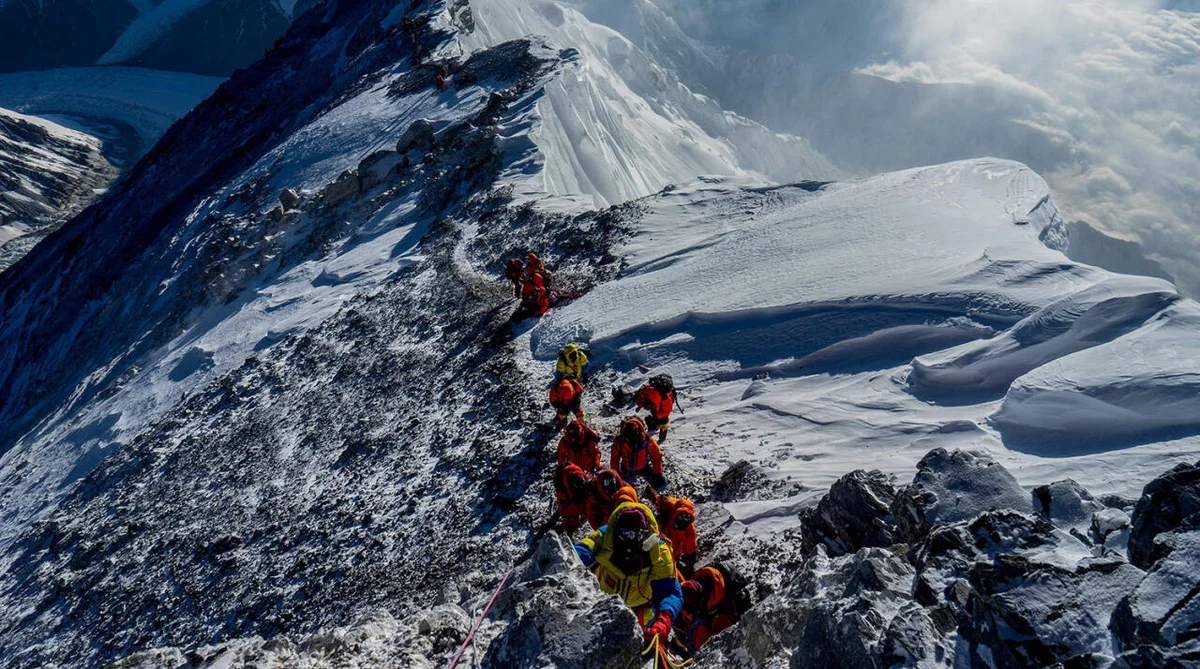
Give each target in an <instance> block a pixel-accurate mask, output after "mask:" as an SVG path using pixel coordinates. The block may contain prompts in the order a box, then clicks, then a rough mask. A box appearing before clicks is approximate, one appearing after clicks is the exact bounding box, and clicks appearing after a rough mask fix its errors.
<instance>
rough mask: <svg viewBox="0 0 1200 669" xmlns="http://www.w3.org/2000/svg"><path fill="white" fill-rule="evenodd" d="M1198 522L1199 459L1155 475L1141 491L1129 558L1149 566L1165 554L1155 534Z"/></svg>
mask: <svg viewBox="0 0 1200 669" xmlns="http://www.w3.org/2000/svg"><path fill="white" fill-rule="evenodd" d="M1198 523H1200V463H1197V464H1196V465H1187V464H1180V465H1177V466H1176V467H1175V468H1174V469H1172V470H1171V471H1169V472H1167V473H1166V474H1163V475H1162V476H1160V477H1158V478H1156V479H1154V480H1153V481H1151V482H1150V484H1149V485H1147V486H1146V488H1145V490H1143V491H1142V498H1141V499H1140V500H1138V503H1137V506H1136V507H1134V510H1133V523H1132V529H1131V531H1130V535H1129V561H1130V562H1132V563H1133V564H1135V565H1137V566H1139V567H1142V568H1143V569H1145V568H1148V567H1150V566H1151V565H1153V564H1154V563H1155V562H1156V561H1158V560H1159V559H1161V558H1162V557H1164V555H1165V552H1164V549H1163V548H1162V547H1158V546H1156V545H1155V538H1156V537H1158V535H1159V534H1162V533H1163V532H1170V531H1173V530H1177V529H1180V528H1181V527H1196V526H1197V524H1198Z"/></svg>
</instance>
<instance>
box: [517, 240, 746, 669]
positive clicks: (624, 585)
mask: <svg viewBox="0 0 1200 669" xmlns="http://www.w3.org/2000/svg"><path fill="white" fill-rule="evenodd" d="M505 278H506V279H507V280H508V281H510V282H511V283H512V285H513V297H515V298H517V299H519V300H520V306H519V307H518V309H517V312H516V313H515V314H514V315H513V318H514V320H516V319H520V318H526V317H529V316H535V315H536V316H541V315H543V314H545V313H546V311H547V310H549V309H550V307H551V306H552V304H553V301H554V300H553V297H552V295H551V286H552V285H553V275H552V273H551V272H550V270H549V269H547V268H546V266H545V264H544V263H543V262H542V261H541V259H540V258H538V256H537V255H536V254H534V253H530V254H529V255H528V257H527V258H526V260H525V262H524V263H522V262H521V260H520V259H519V258H511V259H510V260H509V261H508V263H507V265H506V267H505ZM590 372H591V370H590V364H589V360H588V352H587V351H585V350H584V349H582V348H580V347H579V346H578V345H576V344H567V345H566V346H564V347H563V348H562V349H560V350H559V352H558V357H557V359H556V360H555V366H554V379H553V381H551V384H550V391H549V401H550V405H551V406H552V407H553V408H554V410H555V429H556V430H560V429H561V430H562V437H561V438H560V440H559V442H558V453H557V458H556V467H555V473H554V489H555V499H556V502H557V506H558V515H559V517H560V518H561V523H562V530H563V532H564V533H566V534H568V535H570V534H571V533H573V532H575V531H577V530H578V529H579V528H580V527H581V526H582V525H583V523H584V522H585V521H586V522H587V524H588V526H589V527H590V528H591V532H590V533H589V534H588V535H587V536H585V537H584V538H583V539H581V540H580V541H578V542H577V543H576V544H575V551H576V553H577V554H578V555H579V558H580V560H582V562H583V564H584V565H585V566H586V567H587V568H588V569H589V570H591V571H592V573H593V574H595V575H596V579H597V582H598V583H599V586H600V589H601V590H603V591H604V592H607V593H611V594H616V595H618V596H620V597H621V598H622V600H624V602H625V604H626V605H627V606H629V607H630V608H631V609H633V611H634V613H635V614H636V615H637V617H638V621H639V622H640V624H641V625H642V627H643V631H644V633H645V636H646V640H647V642H653V641H655V640H657V641H658V642H659V647H661V648H666V647H667V645H668V644H671V647H672V648H674V649H675V650H676V651H678V652H679V653H680V654H681V655H684V656H685V657H690V656H691V655H692V654H694V653H695V652H696V650H698V649H699V648H700V647H701V646H703V645H704V643H705V642H706V641H707V640H708V639H709V638H710V637H711V636H712V635H714V634H716V633H718V632H720V631H722V630H724V629H726V628H728V627H729V626H730V625H733V624H734V623H735V622H737V620H738V619H739V618H740V617H741V615H742V614H743V613H745V612H746V610H747V609H748V608H749V606H750V600H749V591H748V588H747V585H748V581H747V580H746V579H745V578H744V577H743V576H742V575H741V574H740V573H739V572H738V571H737V570H736V569H735V568H733V567H731V566H728V565H724V564H721V563H713V564H711V565H707V566H704V567H701V568H700V569H698V570H697V569H695V565H696V563H697V557H698V545H697V541H696V527H695V520H696V510H695V505H694V504H693V503H692V501H691V500H689V499H687V498H684V497H671V496H668V495H666V494H663V492H664V490H665V489H666V487H667V479H666V477H665V476H664V475H663V456H662V449H661V446H660V444H661V443H662V442H663V441H665V440H666V438H667V432H668V430H669V429H670V424H671V423H670V420H671V413H672V411H673V410H674V408H675V405H676V403H677V402H676V395H675V386H674V382H673V380H672V379H671V377H670V376H669V375H667V374H658V375H655V376H653V377H651V378H650V379H649V380H648V382H647V383H646V384H645V385H643V386H642V387H641V388H640V389H638V391H637V392H636V393H629V392H626V391H624V390H622V389H620V388H614V389H613V404H612V405H610V406H609V408H613V409H617V410H620V409H621V408H623V407H626V406H629V405H632V406H634V407H635V411H636V410H638V409H642V410H645V411H646V412H647V415H646V417H645V418H644V419H643V418H642V417H640V416H638V415H636V414H635V415H632V416H628V417H626V418H625V419H624V420H622V421H621V424H620V427H619V428H618V430H617V434H616V435H614V436H613V438H612V444H611V446H610V450H609V466H608V467H607V468H604V465H603V461H602V458H601V453H600V441H601V437H600V434H599V433H598V432H596V430H595V429H593V428H592V427H591V426H590V425H588V423H587V416H586V414H585V413H584V411H583V393H584V388H585V386H586V384H587V383H588V381H589V380H590V379H591V373H590ZM572 416H573V417H574V419H573V420H572ZM568 421H570V422H568ZM655 430H657V432H658V437H657V439H655V437H653V436H651V432H653V431H655ZM643 478H644V479H645V480H646V482H647V486H646V487H645V490H644V495H645V498H646V501H647V503H643V502H642V501H641V500H640V499H639V497H638V493H637V488H636V484H637V483H638V481H639V480H640V479H643Z"/></svg>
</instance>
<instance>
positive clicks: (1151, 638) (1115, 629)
mask: <svg viewBox="0 0 1200 669" xmlns="http://www.w3.org/2000/svg"><path fill="white" fill-rule="evenodd" d="M1142 499H1143V500H1144V499H1145V498H1144V497H1143V498H1142ZM1160 542H1161V543H1162V544H1163V547H1164V549H1165V550H1167V551H1169V552H1167V553H1166V555H1165V556H1164V557H1163V558H1162V559H1161V560H1160V561H1158V562H1157V563H1155V565H1154V568H1153V569H1151V571H1150V573H1149V574H1147V575H1146V578H1145V579H1144V580H1142V581H1141V583H1139V584H1138V586H1137V587H1136V588H1134V590H1133V591H1132V592H1131V593H1129V595H1128V596H1126V597H1125V598H1124V599H1122V600H1121V602H1120V604H1119V605H1118V606H1117V608H1116V611H1115V612H1114V613H1113V617H1112V624H1111V625H1110V629H1111V630H1112V633H1113V635H1114V636H1115V637H1116V639H1117V643H1118V644H1119V645H1120V648H1121V650H1122V651H1124V653H1123V654H1122V655H1121V656H1120V657H1121V659H1122V660H1123V661H1125V662H1126V663H1127V664H1128V666H1131V667H1150V666H1153V667H1160V666H1171V667H1184V666H1196V663H1197V662H1200V573H1198V570H1197V565H1200V532H1196V531H1188V532H1171V533H1168V534H1165V535H1161V537H1160Z"/></svg>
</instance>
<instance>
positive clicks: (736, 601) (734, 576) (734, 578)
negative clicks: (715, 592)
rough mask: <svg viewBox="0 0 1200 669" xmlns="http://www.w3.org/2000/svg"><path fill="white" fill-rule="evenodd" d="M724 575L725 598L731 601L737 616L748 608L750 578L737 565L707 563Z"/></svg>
mask: <svg viewBox="0 0 1200 669" xmlns="http://www.w3.org/2000/svg"><path fill="white" fill-rule="evenodd" d="M709 566H711V567H712V568H713V569H716V570H717V571H719V572H721V576H724V577H725V598H726V600H727V601H729V602H732V603H733V605H734V609H735V611H736V613H737V615H738V616H741V615H742V614H743V613H745V612H746V611H749V610H750V604H751V602H750V579H748V578H746V576H745V574H743V573H742V572H741V570H739V569H738V568H737V567H734V566H733V565H730V564H725V563H722V562H714V563H713V564H711V565H709Z"/></svg>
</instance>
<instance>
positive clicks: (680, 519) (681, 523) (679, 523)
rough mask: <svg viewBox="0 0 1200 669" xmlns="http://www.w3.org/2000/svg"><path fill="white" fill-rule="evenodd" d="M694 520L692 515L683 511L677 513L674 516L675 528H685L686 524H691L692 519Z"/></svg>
mask: <svg viewBox="0 0 1200 669" xmlns="http://www.w3.org/2000/svg"><path fill="white" fill-rule="evenodd" d="M694 520H695V518H693V517H692V514H690V513H688V512H686V511H684V512H683V513H681V514H679V515H678V516H675V529H677V530H683V529H687V526H688V525H691V524H692V521H694Z"/></svg>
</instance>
